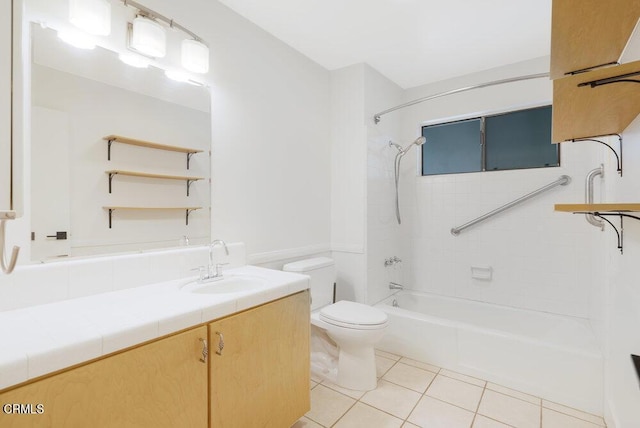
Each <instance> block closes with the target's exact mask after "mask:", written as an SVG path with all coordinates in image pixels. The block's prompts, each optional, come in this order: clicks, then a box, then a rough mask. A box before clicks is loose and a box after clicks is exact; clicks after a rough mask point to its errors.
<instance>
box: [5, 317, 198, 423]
mask: <svg viewBox="0 0 640 428" xmlns="http://www.w3.org/2000/svg"><path fill="white" fill-rule="evenodd" d="M206 333H207V330H206V327H204V326H203V327H199V328H196V329H193V330H189V331H187V332H184V333H181V334H178V335H175V336H171V337H168V338H166V339H162V340H158V341H156V342H152V343H149V344H147V345H143V346H141V347H138V348H135V349H132V350H130V351H126V352H123V353H121V354H117V355H114V356H112V357H107V358H105V359H102V360H99V361H96V362H94V363H90V364H87V365H85V366H81V367H78V368H76V369H72V370H69V371H67V372H63V373H61V374H58V375H54V376H52V377H49V378H46V379H43V380H40V381H37V382H34V383H32V384H28V385H25V386H23V387H19V388H17V389H14V390H11V391H8V392H5V393H3V394H0V403H2V404H5V403H19V404H33V406H34V409H35V406H36V404H43V406H44V413H43V414H10V415H7V414H5V413H4V412H2V411H0V426H2V427H43V426H46V427H134V426H135V427H206V426H207V419H208V416H207V404H208V403H207V401H208V400H207V364H204V363H202V362H201V361H200V360H199V359H200V357H201V356H202V345H201V342H200V339H204V338H205V337H206ZM34 411H35V410H34Z"/></svg>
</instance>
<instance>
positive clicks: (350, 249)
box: [331, 64, 367, 302]
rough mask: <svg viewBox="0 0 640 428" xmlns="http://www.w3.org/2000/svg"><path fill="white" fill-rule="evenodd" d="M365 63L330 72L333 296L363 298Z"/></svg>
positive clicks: (365, 289)
mask: <svg viewBox="0 0 640 428" xmlns="http://www.w3.org/2000/svg"><path fill="white" fill-rule="evenodd" d="M364 68H365V66H364V65H363V64H358V65H353V66H350V67H346V68H343V69H339V70H334V71H332V72H331V247H332V257H333V258H334V260H335V262H336V270H337V279H336V284H337V288H336V298H337V300H343V299H345V300H353V301H358V302H364V301H365V300H366V291H367V288H366V282H367V275H366V256H365V247H366V239H367V236H366V202H367V199H366V198H367V195H366V188H367V187H366V186H367V183H366V170H365V168H366V128H365V125H364V99H365V98H364V92H365V88H364Z"/></svg>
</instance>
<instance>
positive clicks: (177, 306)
mask: <svg viewBox="0 0 640 428" xmlns="http://www.w3.org/2000/svg"><path fill="white" fill-rule="evenodd" d="M224 274H225V276H226V275H251V276H257V277H261V278H263V279H265V282H266V283H267V285H265V286H264V288H260V289H258V290H251V291H244V292H238V293H233V294H200V293H191V292H187V291H184V290H182V289H181V288H182V287H183V286H185V285H186V284H188V283H190V282H193V281H194V280H195V279H196V278H195V277H194V278H189V279H180V280H174V281H168V282H162V283H158V284H152V285H146V286H142V287H137V288H131V289H126V290H121V291H114V292H110V293H103V294H97V295H93V296H88V297H82V298H77V299H72V300H65V301H61V302H56V303H50V304H46V305H39V306H33V307H29V308H24V309H17V310H12V311H6V312H0V389H4V388H7V387H9V386H12V385H16V384H19V383H22V382H24V381H26V380H29V379H33V378H35V377H38V376H42V375H44V374H47V373H52V372H54V371H57V370H60V369H63V368H66V367H69V366H72V365H75V364H79V363H82V362H85V361H89V360H91V359H94V358H98V357H101V356H104V355H108V354H111V353H113V352H116V351H118V350H121V349H125V348H128V347H130V346H134V345H137V344H139V343H142V342H146V341H149V340H152V339H156V338H159V337H162V336H166V335H168V334H171V333H174V332H177V331H180V330H184V329H186V328H189V327H192V326H196V325H199V324H202V323H206V322H208V321H212V320H214V319H218V318H221V317H224V316H227V315H231V314H233V313H236V312H239V311H242V310H244V309H248V308H250V307H253V306H258V305H260V304H263V303H266V302H269V301H272V300H275V299H279V298H281V297H285V296H288V295H290V294H294V293H297V292H299V291H302V290H306V289H307V288H309V279H308V277H307V276H304V275H298V274H295V273H290V272H282V271H277V270H271V269H264V268H259V267H255V266H243V267H240V268H236V269H229V270H225V271H224ZM211 284H215V283H211Z"/></svg>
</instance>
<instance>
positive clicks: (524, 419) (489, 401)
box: [478, 389, 540, 428]
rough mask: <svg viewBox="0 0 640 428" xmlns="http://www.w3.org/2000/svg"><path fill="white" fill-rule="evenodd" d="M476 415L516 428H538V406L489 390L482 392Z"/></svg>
mask: <svg viewBox="0 0 640 428" xmlns="http://www.w3.org/2000/svg"><path fill="white" fill-rule="evenodd" d="M478 413H479V414H481V415H484V416H487V417H489V418H491V419H495V420H497V421H500V422H503V423H505V424H508V425H513V426H516V427H518V428H539V427H540V406H537V405H535V404H531V403H529V402H527V401H523V400H519V399H517V398H514V397H510V396H508V395H504V394H500V393H498V392H495V391H491V390H489V389H487V390H485V391H484V394H483V396H482V400H481V401H480V407H479V408H478Z"/></svg>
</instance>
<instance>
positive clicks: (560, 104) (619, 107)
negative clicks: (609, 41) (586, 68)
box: [552, 61, 640, 143]
mask: <svg viewBox="0 0 640 428" xmlns="http://www.w3.org/2000/svg"><path fill="white" fill-rule="evenodd" d="M635 72H640V61H634V62H630V63H628V64H624V65H619V66H616V67H609V68H603V69H599V70H594V71H590V72H588V73H581V74H576V75H575V76H569V77H564V78H562V79H556V80H554V81H553V136H552V141H553V142H554V143H560V142H563V141H569V140H573V139H581V138H589V137H594V136H601V135H612V134H620V133H622V131H624V130H625V128H626V127H627V126H629V124H630V123H631V122H632V121H633V120H634V119H635V118H636V116H637V115H638V112H639V111H640V84H638V83H634V82H628V80H627V81H625V80H623V78H621V79H617V80H622V81H621V82H618V83H611V84H604V85H602V84H600V86H595V87H591V85H590V83H595V84H596V85H598V81H604V82H607V81H613V80H616V78H618V77H621V76H625V75H629V74H634V73H635Z"/></svg>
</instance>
